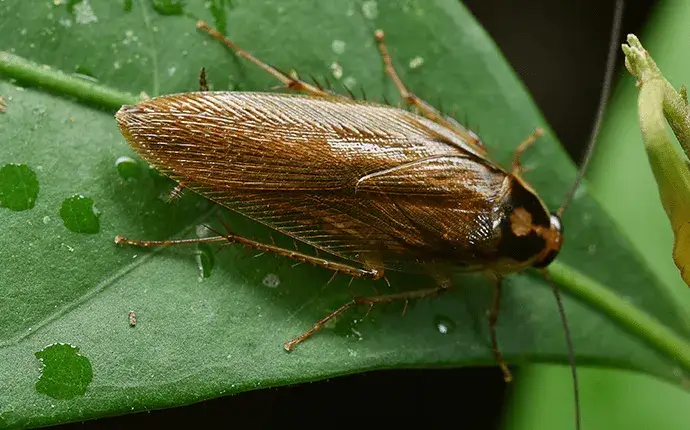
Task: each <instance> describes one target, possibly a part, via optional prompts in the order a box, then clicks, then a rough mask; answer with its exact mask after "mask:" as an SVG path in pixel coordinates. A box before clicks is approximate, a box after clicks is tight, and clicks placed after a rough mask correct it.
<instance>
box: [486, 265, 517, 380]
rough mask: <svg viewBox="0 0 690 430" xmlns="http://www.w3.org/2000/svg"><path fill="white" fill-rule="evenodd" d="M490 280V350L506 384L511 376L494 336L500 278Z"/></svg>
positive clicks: (498, 309)
mask: <svg viewBox="0 0 690 430" xmlns="http://www.w3.org/2000/svg"><path fill="white" fill-rule="evenodd" d="M490 278H491V279H492V280H493V281H494V293H493V300H492V304H491V312H490V313H489V332H490V334H491V349H492V350H493V353H494V356H495V357H496V361H497V362H498V365H499V367H500V368H501V370H502V371H503V379H504V380H505V381H506V382H511V381H512V380H513V374H512V373H511V372H510V369H509V368H508V363H506V360H505V358H503V354H502V353H501V350H500V349H499V347H498V338H497V336H496V323H497V322H498V314H499V312H500V309H501V287H502V278H499V277H496V276H490Z"/></svg>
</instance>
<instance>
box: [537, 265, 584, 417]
mask: <svg viewBox="0 0 690 430" xmlns="http://www.w3.org/2000/svg"><path fill="white" fill-rule="evenodd" d="M541 273H542V275H544V278H546V281H547V282H548V283H549V285H550V286H551V291H553V295H554V297H555V298H556V306H558V315H560V317H561V325H562V326H563V331H564V332H565V343H566V345H567V346H568V361H569V362H570V373H571V374H572V377H573V404H574V406H575V428H576V429H577V430H580V428H581V426H582V417H581V416H580V382H579V379H578V377H577V367H576V366H575V347H574V346H573V337H572V336H571V334H570V327H569V326H568V319H567V318H566V316H565V307H564V306H563V299H562V298H561V293H560V292H559V291H558V288H556V284H554V282H553V280H552V279H551V276H550V275H549V272H548V271H547V270H546V269H542V270H541Z"/></svg>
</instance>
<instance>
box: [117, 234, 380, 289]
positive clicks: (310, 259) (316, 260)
mask: <svg viewBox="0 0 690 430" xmlns="http://www.w3.org/2000/svg"><path fill="white" fill-rule="evenodd" d="M225 227H226V229H227V233H226V234H224V235H220V234H219V235H218V236H211V237H200V238H195V239H170V240H138V239H127V238H124V237H122V236H120V235H118V236H116V237H115V243H116V244H118V245H122V244H124V245H133V246H141V247H145V248H151V247H154V246H172V245H185V244H186V245H188V244H194V243H211V242H226V243H240V244H242V245H245V246H248V247H250V248H253V249H256V250H257V251H261V252H262V253H265V252H269V253H273V254H277V255H282V256H284V257H289V258H292V259H294V260H297V261H299V262H301V263H310V264H313V265H315V266H319V267H323V268H326V269H329V270H334V271H336V272H340V273H345V274H346V275H350V276H354V277H356V278H372V279H379V278H381V277H382V276H383V272H384V271H383V269H381V268H378V267H366V268H359V267H355V266H350V265H348V264H344V263H339V262H337V261H331V260H328V259H325V258H320V257H314V256H313V255H309V254H304V253H302V252H299V251H294V250H291V249H286V248H280V247H278V246H275V245H267V244H264V243H261V242H258V241H256V240H252V239H247V238H246V237H242V236H239V235H236V234H234V233H231V232H230V230H229V229H228V227H227V226H225Z"/></svg>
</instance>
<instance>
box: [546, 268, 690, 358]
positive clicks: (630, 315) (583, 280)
mask: <svg viewBox="0 0 690 430" xmlns="http://www.w3.org/2000/svg"><path fill="white" fill-rule="evenodd" d="M549 274H550V275H551V276H552V277H553V279H554V281H555V282H557V283H558V284H559V285H561V286H563V289H564V290H568V291H569V292H570V293H572V294H573V295H575V296H577V297H579V298H581V299H583V300H585V301H587V302H588V303H592V304H593V305H595V307H597V308H599V309H602V310H603V311H604V312H605V314H606V315H608V316H609V317H610V318H611V319H612V320H614V321H616V322H618V323H619V324H620V325H622V326H623V327H625V328H626V329H628V330H629V331H631V332H632V333H634V334H635V335H637V336H638V337H639V338H640V339H642V340H644V341H646V342H647V343H649V344H650V345H652V346H653V347H655V348H656V349H658V350H659V351H661V352H663V353H664V354H665V355H666V356H667V357H669V358H672V359H674V360H675V361H676V362H677V363H679V364H680V365H681V366H683V367H684V368H685V369H686V370H687V371H690V343H688V342H687V340H686V339H684V338H682V337H680V336H679V335H678V334H676V333H675V332H673V331H672V330H671V329H669V328H668V327H666V326H665V325H664V324H662V323H661V321H659V320H658V319H656V318H654V317H653V316H651V315H649V314H647V313H646V312H644V311H642V310H640V309H639V308H637V307H635V306H633V305H631V304H630V303H628V302H627V301H625V300H624V299H622V298H621V297H619V296H618V295H617V294H615V293H613V292H612V291H610V290H608V289H607V288H606V287H605V286H603V285H602V284H600V283H599V282H597V281H595V280H594V279H592V278H589V277H588V276H586V275H584V274H582V273H580V272H578V271H577V270H575V269H573V268H572V267H569V266H566V265H564V264H562V263H559V262H558V261H555V262H553V263H552V264H551V265H550V266H549Z"/></svg>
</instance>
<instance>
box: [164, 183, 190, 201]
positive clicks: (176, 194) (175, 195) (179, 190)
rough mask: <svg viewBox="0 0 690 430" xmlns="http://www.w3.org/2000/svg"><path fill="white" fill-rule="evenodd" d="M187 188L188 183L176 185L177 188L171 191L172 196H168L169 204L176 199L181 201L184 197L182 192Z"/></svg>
mask: <svg viewBox="0 0 690 430" xmlns="http://www.w3.org/2000/svg"><path fill="white" fill-rule="evenodd" d="M186 186H187V183H186V182H184V181H180V182H178V183H177V184H176V185H175V188H173V189H172V190H170V194H168V203H170V202H172V201H173V200H175V199H179V198H180V197H181V196H182V191H184V189H185V187H186Z"/></svg>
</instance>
